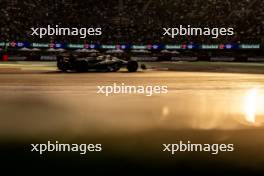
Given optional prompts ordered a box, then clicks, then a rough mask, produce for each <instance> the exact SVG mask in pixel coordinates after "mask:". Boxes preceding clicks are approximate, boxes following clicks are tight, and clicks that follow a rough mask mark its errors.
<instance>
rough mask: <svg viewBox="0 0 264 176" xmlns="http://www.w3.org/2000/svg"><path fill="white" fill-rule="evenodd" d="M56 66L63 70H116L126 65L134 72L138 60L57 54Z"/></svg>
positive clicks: (136, 68)
mask: <svg viewBox="0 0 264 176" xmlns="http://www.w3.org/2000/svg"><path fill="white" fill-rule="evenodd" d="M57 67H58V69H59V70H61V71H63V72H68V71H75V72H88V71H104V72H117V71H118V70H120V69H121V68H122V67H126V68H127V70H128V71H129V72H136V71H137V70H138V62H137V61H132V60H131V61H125V60H122V59H118V58H117V57H113V56H110V55H101V56H96V57H83V58H77V57H75V56H73V55H71V56H69V57H63V56H58V57H57Z"/></svg>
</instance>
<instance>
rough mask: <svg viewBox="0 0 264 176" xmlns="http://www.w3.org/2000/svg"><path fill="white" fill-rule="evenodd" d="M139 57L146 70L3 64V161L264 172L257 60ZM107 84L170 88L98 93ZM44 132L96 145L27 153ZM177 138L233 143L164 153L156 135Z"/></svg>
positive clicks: (98, 168) (263, 82)
mask: <svg viewBox="0 0 264 176" xmlns="http://www.w3.org/2000/svg"><path fill="white" fill-rule="evenodd" d="M201 65H202V66H201ZM147 66H148V67H150V68H152V69H149V70H146V71H142V70H140V71H139V72H137V73H128V72H126V71H125V70H121V71H120V72H117V73H60V72H58V71H57V70H56V68H55V67H54V63H39V62H33V63H31V62H28V63H27V62H26V63H24V62H21V63H2V64H1V65H0V97H1V101H0V114H1V115H0V121H1V123H0V138H1V150H0V151H1V155H2V158H1V159H2V161H3V162H5V164H6V165H5V167H7V168H9V167H10V166H14V165H20V166H21V168H22V170H23V169H25V167H24V165H27V164H29V165H30V164H31V165H34V167H36V168H49V167H52V166H54V164H55V163H56V164H55V165H56V167H58V168H64V167H68V168H78V169H83V168H87V167H88V166H90V167H91V168H90V170H89V172H91V173H98V174H104V173H111V174H112V173H115V174H117V173H118V172H121V171H122V172H121V174H122V175H135V174H137V175H140V174H143V175H145V174H144V173H156V174H157V173H158V174H159V175H162V174H165V173H180V174H181V175H182V174H184V175H207V174H208V175H211V174H213V175H229V174H230V175H237V174H247V175H248V174H251V175H257V174H261V173H263V170H264V168H263V165H264V140H263V139H264V128H263V124H264V108H263V107H264V76H263V74H262V73H263V70H264V69H263V68H264V67H263V65H262V64H235V65H232V64H223V63H216V64H213V65H212V64H209V63H203V64H201V63H188V64H185V63H176V64H175V63H174V65H173V64H171V63H148V64H147ZM184 68H185V69H184ZM183 69H184V70H183ZM239 72H240V73H239ZM113 83H116V84H118V85H120V84H122V83H124V84H125V85H131V86H149V85H152V86H157V85H160V86H168V93H167V94H154V95H152V96H149V97H148V96H146V95H144V94H115V95H111V96H105V95H103V94H98V93H97V91H98V88H97V86H108V85H113ZM47 140H51V141H52V140H53V141H55V140H58V141H60V142H64V143H74V142H77V143H94V142H97V143H102V144H103V146H104V150H103V152H102V153H101V154H91V155H89V156H86V157H83V156H80V155H78V154H67V153H66V154H65V153H61V154H47V155H46V157H45V158H46V159H45V161H44V160H42V159H40V158H41V157H40V156H39V155H38V154H35V153H31V152H30V144H31V143H34V142H35V143H47ZM179 140H182V141H186V142H187V141H191V142H192V143H202V144H203V143H210V144H213V143H232V144H234V145H235V151H234V152H231V153H229V152H227V153H219V154H218V155H211V154H209V153H203V152H198V153H195V152H189V153H188V152H182V153H177V154H176V155H174V156H172V155H170V154H169V153H165V152H162V149H163V148H162V144H164V143H177V142H178V141H179ZM7 158H8V159H7ZM12 158H13V159H12ZM80 158H81V159H80ZM68 160H70V161H71V162H68ZM22 166H23V167H22ZM21 168H20V169H21ZM102 168H105V169H102ZM119 174H120V173H119ZM109 175H110V174H109ZM117 175H118V174H117Z"/></svg>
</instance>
